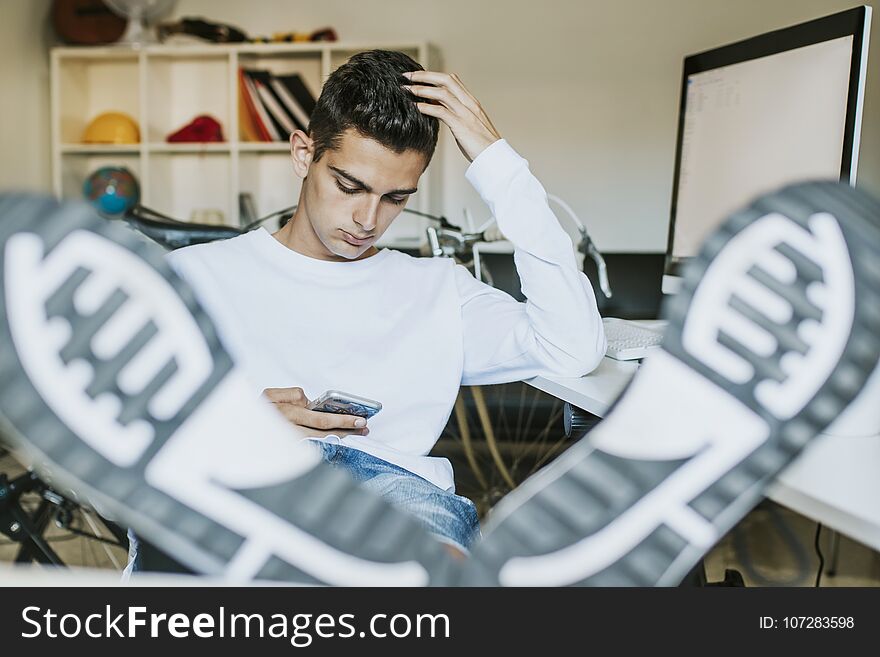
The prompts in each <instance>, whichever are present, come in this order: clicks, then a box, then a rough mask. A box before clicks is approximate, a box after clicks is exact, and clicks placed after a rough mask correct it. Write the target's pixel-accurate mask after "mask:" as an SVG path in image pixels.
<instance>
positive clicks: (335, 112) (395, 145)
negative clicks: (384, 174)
mask: <svg viewBox="0 0 880 657" xmlns="http://www.w3.org/2000/svg"><path fill="white" fill-rule="evenodd" d="M421 70H424V69H423V68H422V67H421V66H419V64H418V63H417V62H416V61H415V60H413V59H412V58H411V57H408V56H407V55H405V54H403V53H402V52H395V51H392V50H369V51H367V52H362V53H358V54H356V55H354V56H353V57H352V58H351V59H349V60H348V61H347V62H346V63H345V64H343V65H342V66H340V67H339V68H338V69H336V70H335V71H334V72H333V73H331V74H330V77H329V78H327V81H326V82H325V83H324V88H323V89H322V90H321V96H320V98H318V102H317V104H316V105H315V109H314V111H313V112H312V116H311V120H310V122H309V135H310V136H311V138H312V139H313V140H314V142H315V153H314V161H318V160H319V159H320V158H321V156H322V155H323V154H324V151H326V150H328V149H330V150H333V149H335V148H338V147H339V140H340V138H341V136H342V133H344V132H345V131H346V130H348V129H350V128H353V129H354V130H356V131H357V132H359V133H360V134H361V135H363V136H364V137H369V138H370V139H375V140H376V141H377V142H379V143H380V144H382V145H383V146H385V147H386V148H388V149H390V150H392V151H394V152H395V153H402V152H404V151H406V150H415V151H418V152H419V153H422V154H424V156H425V164H426V166H427V163H428V162H430V161H431V156H432V155H433V154H434V149H435V148H436V146H437V135H438V134H439V131H440V124H439V122H438V121H437V119H435V118H434V117H431V116H426V115H424V114H422V113H421V112H420V111H419V110H418V108H417V107H416V104H415V103H416V97H415V96H413V95H412V94H411V93H410V92H408V91H405V90H404V89H402V88H401V86H400V85H402V84H409V81H408V80H407V79H406V78H405V77H403V75H402V74H403V73H405V72H407V71H421Z"/></svg>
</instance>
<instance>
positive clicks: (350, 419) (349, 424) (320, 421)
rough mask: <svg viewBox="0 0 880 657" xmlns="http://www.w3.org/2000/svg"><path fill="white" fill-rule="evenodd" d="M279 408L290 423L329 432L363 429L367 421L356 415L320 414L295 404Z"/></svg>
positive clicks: (280, 404)
mask: <svg viewBox="0 0 880 657" xmlns="http://www.w3.org/2000/svg"><path fill="white" fill-rule="evenodd" d="M275 408H277V409H278V410H279V411H281V413H282V414H283V415H284V417H286V418H287V419H288V420H289V421H291V422H293V423H294V424H298V425H300V426H302V427H308V428H310V429H320V430H321V431H328V430H330V429H362V428H364V427H366V423H367V421H366V420H365V419H364V418H362V417H357V416H356V415H341V414H336V413H319V412H318V411H310V410H309V409H307V408H303V407H302V406H298V405H295V404H285V403H276V404H275Z"/></svg>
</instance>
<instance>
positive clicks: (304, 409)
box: [263, 386, 381, 437]
mask: <svg viewBox="0 0 880 657" xmlns="http://www.w3.org/2000/svg"><path fill="white" fill-rule="evenodd" d="M263 396H264V397H265V398H266V399H267V400H268V401H270V402H272V405H273V406H274V407H275V408H276V409H277V410H278V412H279V413H281V414H282V415H283V416H284V418H285V419H286V420H287V421H288V422H290V423H291V424H292V425H294V426H295V427H297V428H298V429H300V430H303V432H304V433H305V434H306V435H307V436H309V437H323V436H328V435H335V436H340V437H342V436H350V435H356V436H366V435H367V434H368V433H369V432H370V429H369V428H368V427H367V419H368V418H367V417H365V416H362V415H353V414H349V413H348V412H347V407H344V406H341V405H338V404H331V405H329V406H326V407H325V405H323V404H319V405H318V406H319V407H321V408H323V410H322V411H316V410H312V409H313V408H315V406H316V404H313V403H311V402H309V399H308V397H306V394H305V391H304V390H303V389H302V388H300V387H295V386H294V387H290V388H266V389H265V390H263ZM337 398H338V396H337ZM318 401H319V400H317V399H316V400H315V402H318ZM340 401H341V400H340ZM366 401H368V402H370V404H376V402H372V400H366ZM334 407H335V409H334ZM377 407H378V408H381V404H377Z"/></svg>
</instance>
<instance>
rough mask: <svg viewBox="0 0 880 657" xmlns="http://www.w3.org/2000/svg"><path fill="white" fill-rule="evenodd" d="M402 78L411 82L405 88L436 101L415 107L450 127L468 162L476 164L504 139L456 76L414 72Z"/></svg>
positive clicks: (420, 96)
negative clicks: (493, 145) (484, 152)
mask: <svg viewBox="0 0 880 657" xmlns="http://www.w3.org/2000/svg"><path fill="white" fill-rule="evenodd" d="M403 75H404V77H406V78H407V79H409V80H410V81H411V82H412V84H409V85H403V88H404V89H408V90H409V91H410V92H411V93H412V94H413V95H414V96H418V97H419V98H427V99H429V100H431V101H434V102H425V103H416V107H418V108H419V111H420V112H421V113H422V114H426V115H427V116H433V117H436V118H438V119H440V120H441V121H443V123H445V124H446V125H447V126H449V129H450V130H451V131H452V136H453V137H455V142H456V143H457V144H458V148H459V149H460V150H461V152H462V154H463V155H464V156H465V157H466V158H467V159H468V162H473V161H474V158H476V157H477V155H479V154H480V153H482V152H483V151H484V150H486V148H488V147H489V146H491V145H492V144H494V143H495V142H496V141H498V140H499V139H501V135H500V134H499V133H498V130H496V129H495V126H494V125H492V121H490V120H489V117H488V116H487V115H486V112H484V111H483V107H482V106H481V105H480V103H479V102H478V101H477V99H476V98H474V96H473V95H472V94H471V92H470V91H468V90H467V89H466V88H465V86H464V85H463V84H462V83H461V80H460V79H459V78H458V76H457V75H456V74H455V73H452V74H450V73H436V72H434V71H412V72H410V73H404V74H403Z"/></svg>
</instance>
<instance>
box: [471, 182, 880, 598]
mask: <svg viewBox="0 0 880 657" xmlns="http://www.w3.org/2000/svg"><path fill="white" fill-rule="evenodd" d="M665 314H666V316H667V318H668V319H669V327H668V329H667V333H666V337H665V342H664V344H663V347H662V349H661V350H658V352H657V353H656V354H655V355H652V356H649V357H648V358H647V359H646V360H645V362H644V364H643V365H642V367H641V368H640V370H639V372H638V374H637V375H636V377H635V378H634V380H633V382H632V384H631V385H630V386H629V388H628V389H627V390H626V391H625V393H624V394H623V395H622V396H621V398H620V399H619V400H618V402H617V403H616V405H615V407H614V408H612V410H611V411H610V413H609V415H608V417H607V418H606V419H605V420H604V421H603V422H601V423H600V424H599V425H597V427H596V428H595V429H594V430H593V431H592V432H591V433H590V434H588V435H587V436H586V437H585V438H584V439H583V440H582V441H581V442H579V443H577V444H575V445H574V446H573V447H571V448H570V449H569V450H568V451H567V452H566V453H564V454H563V455H562V456H561V457H560V458H559V459H557V461H556V462H555V463H553V464H551V466H549V467H547V468H545V469H544V470H542V471H541V472H539V473H537V474H536V475H535V476H534V477H532V478H531V479H529V480H527V481H526V482H525V483H524V484H523V485H522V486H521V487H520V488H519V489H517V490H515V491H514V492H513V493H511V494H510V495H508V496H507V497H506V498H505V499H504V500H502V502H501V503H500V504H499V505H498V507H497V508H496V509H495V510H493V512H492V513H491V514H490V517H489V519H488V522H487V523H486V524H485V525H484V530H483V536H484V538H483V540H482V542H481V543H480V544H479V545H478V546H477V547H476V548H475V550H474V552H473V559H472V561H471V564H470V568H471V569H470V571H466V572H465V573H464V579H463V580H462V581H463V583H464V584H471V585H494V584H501V585H505V586H533V585H539V586H558V585H573V584H578V585H598V586H653V585H661V586H662V585H675V584H677V583H679V582H680V581H681V580H682V579H683V578H684V577H685V576H686V575H687V574H688V573H689V572H690V571H691V569H692V568H693V567H694V566H695V565H696V564H697V563H698V561H699V560H700V558H701V557H702V556H703V555H704V554H705V553H706V552H707V551H708V550H709V549H710V548H711V547H712V546H713V545H714V544H715V543H716V542H717V541H718V540H719V538H721V537H722V536H723V535H724V534H725V533H726V532H727V531H728V530H730V529H731V528H732V527H733V526H734V525H735V524H736V523H737V522H738V521H739V520H740V519H741V518H742V517H743V516H744V515H745V514H746V513H747V512H748V511H749V510H750V509H751V508H752V507H753V506H754V505H755V504H756V503H757V502H758V501H759V500H760V498H761V495H762V491H763V490H764V487H765V485H766V484H767V483H768V482H769V481H771V479H772V478H773V476H774V475H775V474H776V473H777V472H779V471H780V469H782V468H783V467H784V466H785V465H786V464H787V463H789V462H790V461H791V460H792V459H793V458H794V457H795V456H796V455H797V454H798V452H800V450H801V449H802V448H803V447H804V446H805V445H806V444H807V443H808V442H809V441H810V440H811V439H812V438H813V437H814V436H816V435H817V434H818V433H820V432H821V431H823V430H824V429H825V428H826V427H827V426H828V425H829V424H830V423H832V421H834V420H835V419H836V418H837V417H838V416H839V415H840V414H841V412H842V411H843V410H844V409H845V408H847V406H848V405H849V404H850V402H851V401H852V400H853V399H854V398H855V397H856V396H857V395H859V393H860V390H862V389H863V386H864V385H865V382H866V381H867V380H868V377H869V375H870V374H871V373H872V371H874V370H875V368H876V367H877V362H878V353H880V203H878V202H877V201H876V200H874V199H873V198H870V197H868V196H867V195H865V194H863V193H860V192H857V191H855V190H853V189H851V188H849V187H846V186H844V185H839V184H836V183H811V184H802V185H797V186H793V187H789V188H787V189H784V190H782V191H780V192H778V193H775V194H772V195H768V196H765V197H763V198H761V199H759V200H757V201H756V202H755V203H754V204H753V205H752V206H751V207H749V208H748V209H746V210H744V211H742V212H740V213H738V214H736V215H734V216H732V217H731V218H730V219H728V220H727V221H726V222H725V223H724V225H723V226H722V227H721V228H720V229H719V230H718V231H717V232H716V233H715V234H713V235H712V236H711V237H710V238H709V239H708V240H707V242H706V243H705V244H704V246H703V248H702V251H701V253H700V255H699V256H698V257H697V258H695V259H694V261H693V262H691V263H690V265H689V266H688V267H687V268H686V270H685V272H684V285H683V289H682V291H681V293H680V294H678V295H677V296H676V297H674V298H673V299H672V300H671V301H670V302H669V303H668V305H667V307H666V308H665ZM875 380H876V377H875ZM876 392H877V391H876V390H875V393H876Z"/></svg>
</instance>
